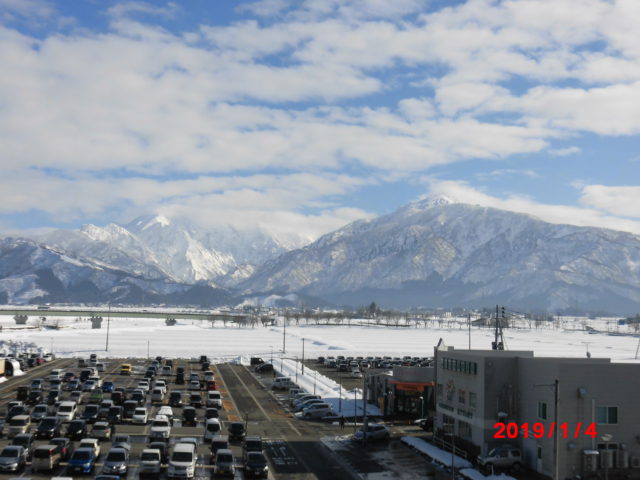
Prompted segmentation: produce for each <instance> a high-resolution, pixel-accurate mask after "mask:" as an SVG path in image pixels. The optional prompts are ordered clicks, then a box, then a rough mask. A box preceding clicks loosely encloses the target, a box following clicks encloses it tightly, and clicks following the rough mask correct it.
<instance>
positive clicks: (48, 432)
mask: <svg viewBox="0 0 640 480" xmlns="http://www.w3.org/2000/svg"><path fill="white" fill-rule="evenodd" d="M59 436H60V421H59V420H58V419H57V418H56V417H44V418H43V419H42V420H40V422H39V423H38V426H37V427H36V431H35V437H36V438H53V437H59Z"/></svg>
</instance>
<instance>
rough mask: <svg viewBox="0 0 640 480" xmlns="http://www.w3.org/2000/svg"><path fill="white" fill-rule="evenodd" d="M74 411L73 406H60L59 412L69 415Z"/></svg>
mask: <svg viewBox="0 0 640 480" xmlns="http://www.w3.org/2000/svg"><path fill="white" fill-rule="evenodd" d="M72 410H73V407H72V406H71V405H60V407H59V408H58V411H59V412H60V413H69V412H71V411H72Z"/></svg>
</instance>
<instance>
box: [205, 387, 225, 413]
mask: <svg viewBox="0 0 640 480" xmlns="http://www.w3.org/2000/svg"><path fill="white" fill-rule="evenodd" d="M207 407H214V408H217V409H218V410H220V409H222V395H221V394H220V392H219V391H218V390H210V391H208V392H207Z"/></svg>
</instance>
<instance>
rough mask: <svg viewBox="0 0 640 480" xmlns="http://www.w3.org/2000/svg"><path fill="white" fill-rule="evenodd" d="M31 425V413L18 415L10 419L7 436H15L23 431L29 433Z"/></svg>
mask: <svg viewBox="0 0 640 480" xmlns="http://www.w3.org/2000/svg"><path fill="white" fill-rule="evenodd" d="M29 427H31V417H29V415H16V416H15V417H13V418H11V420H9V428H8V430H7V437H9V438H13V437H15V436H16V435H20V434H21V433H27V432H28V431H29Z"/></svg>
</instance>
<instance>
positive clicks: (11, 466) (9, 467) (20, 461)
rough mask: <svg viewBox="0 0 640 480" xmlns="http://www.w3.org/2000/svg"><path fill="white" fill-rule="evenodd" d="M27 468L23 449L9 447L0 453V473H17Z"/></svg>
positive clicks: (14, 446) (13, 446) (16, 446)
mask: <svg viewBox="0 0 640 480" xmlns="http://www.w3.org/2000/svg"><path fill="white" fill-rule="evenodd" d="M26 466H27V455H26V452H25V449H24V447H21V446H19V445H9V446H7V447H4V448H3V449H2V452H0V472H19V471H21V470H24V468H25V467H26Z"/></svg>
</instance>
